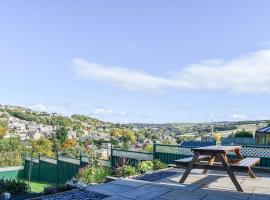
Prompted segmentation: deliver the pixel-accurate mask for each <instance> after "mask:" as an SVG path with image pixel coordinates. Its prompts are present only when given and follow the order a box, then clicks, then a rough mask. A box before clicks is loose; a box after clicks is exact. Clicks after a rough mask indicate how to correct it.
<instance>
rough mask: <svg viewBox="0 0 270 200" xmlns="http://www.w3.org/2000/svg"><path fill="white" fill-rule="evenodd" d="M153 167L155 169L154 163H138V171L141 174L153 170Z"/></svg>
mask: <svg viewBox="0 0 270 200" xmlns="http://www.w3.org/2000/svg"><path fill="white" fill-rule="evenodd" d="M153 167H154V164H153V162H152V161H142V162H140V163H138V165H137V170H138V171H139V172H146V171H150V170H153Z"/></svg>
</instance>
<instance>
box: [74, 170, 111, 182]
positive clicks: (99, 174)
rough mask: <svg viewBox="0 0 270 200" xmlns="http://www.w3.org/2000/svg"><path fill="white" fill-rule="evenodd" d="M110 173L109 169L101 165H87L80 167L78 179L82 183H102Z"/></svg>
mask: <svg viewBox="0 0 270 200" xmlns="http://www.w3.org/2000/svg"><path fill="white" fill-rule="evenodd" d="M110 174H111V170H110V169H109V168H108V167H102V166H95V167H91V166H87V167H84V168H82V169H80V171H79V174H78V177H77V178H78V179H79V180H80V181H82V182H84V183H87V184H89V183H102V182H104V181H105V180H106V177H107V176H109V175H110Z"/></svg>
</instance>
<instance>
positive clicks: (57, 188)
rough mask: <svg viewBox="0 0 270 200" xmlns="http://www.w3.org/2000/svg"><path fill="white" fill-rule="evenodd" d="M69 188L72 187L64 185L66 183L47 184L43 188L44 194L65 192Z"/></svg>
mask: <svg viewBox="0 0 270 200" xmlns="http://www.w3.org/2000/svg"><path fill="white" fill-rule="evenodd" d="M71 189H72V188H71V187H69V186H66V185H55V186H48V187H45V188H44V194H45V195H50V194H56V193H59V192H65V191H68V190H71Z"/></svg>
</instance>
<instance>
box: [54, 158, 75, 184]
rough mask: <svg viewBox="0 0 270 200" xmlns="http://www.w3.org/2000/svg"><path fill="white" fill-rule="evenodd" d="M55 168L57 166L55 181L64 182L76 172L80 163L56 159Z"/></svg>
mask: <svg viewBox="0 0 270 200" xmlns="http://www.w3.org/2000/svg"><path fill="white" fill-rule="evenodd" d="M57 168H58V169H57V170H58V176H57V178H58V179H57V180H58V181H57V182H58V183H65V182H66V181H68V180H70V179H72V178H73V177H75V176H76V175H77V174H78V172H79V169H80V165H78V164H74V163H68V162H65V161H61V160H58V165H57Z"/></svg>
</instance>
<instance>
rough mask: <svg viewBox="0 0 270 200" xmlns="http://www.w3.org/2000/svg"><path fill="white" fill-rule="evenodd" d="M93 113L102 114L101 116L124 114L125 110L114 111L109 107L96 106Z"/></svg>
mask: <svg viewBox="0 0 270 200" xmlns="http://www.w3.org/2000/svg"><path fill="white" fill-rule="evenodd" d="M93 114H94V115H103V116H124V115H126V112H124V111H121V112H114V111H113V110H111V109H105V108H103V107H99V108H96V109H95V110H94V111H93Z"/></svg>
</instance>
